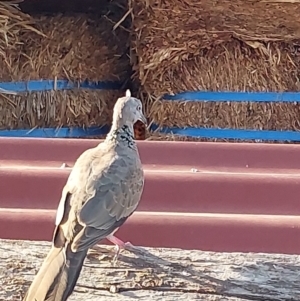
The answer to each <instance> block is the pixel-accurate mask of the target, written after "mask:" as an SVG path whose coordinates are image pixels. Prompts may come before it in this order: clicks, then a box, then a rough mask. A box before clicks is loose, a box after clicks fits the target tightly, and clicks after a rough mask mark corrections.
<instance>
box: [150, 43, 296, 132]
mask: <svg viewBox="0 0 300 301" xmlns="http://www.w3.org/2000/svg"><path fill="white" fill-rule="evenodd" d="M293 47H294V45H292V44H289V45H287V44H283V43H282V44H275V45H274V44H268V45H267V47H265V48H259V49H254V48H252V47H249V46H248V45H245V44H244V43H242V42H239V41H233V42H231V43H230V44H224V45H220V46H218V47H216V48H215V49H211V50H208V51H206V52H205V53H204V54H203V55H202V56H200V55H199V56H197V57H195V58H194V59H193V60H191V61H188V62H183V63H181V64H177V65H175V66H174V67H173V68H172V67H171V68H170V69H171V70H169V72H168V74H167V75H166V77H168V78H165V79H163V80H162V81H161V82H159V83H158V81H156V82H155V83H153V82H154V81H152V82H149V86H148V91H149V90H152V91H159V90H160V91H162V92H169V93H171V94H172V93H176V92H182V91H193V90H194V91H195V90H212V91H222V90H223V91H299V90H300V83H299V71H298V68H299V66H300V60H299V59H300V56H299V54H298V53H297V52H295V51H294V48H293ZM172 69H173V70H172ZM179 74H181V76H178V75H179ZM151 85H152V86H151ZM150 86H151V87H150ZM144 88H145V90H146V89H147V88H146V87H145V86H144ZM163 89H165V90H167V89H168V91H163ZM155 93H156V92H155ZM144 97H145V98H148V100H147V101H146V102H147V103H149V102H150V103H151V106H149V105H148V106H149V107H151V108H150V109H149V110H150V112H149V116H150V118H151V119H153V121H154V122H155V123H157V124H159V125H164V126H179V127H184V126H201V127H202V126H203V127H219V128H244V129H270V130H278V129H281V130H299V129H300V109H299V105H298V103H254V102H242V103H241V102H218V103H214V102H197V103H195V102H187V101H178V102H175V101H163V102H162V101H152V102H151V100H150V99H149V98H151V97H150V93H146V96H144ZM152 98H153V97H152Z"/></svg>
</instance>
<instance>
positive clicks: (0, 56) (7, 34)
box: [0, 1, 43, 78]
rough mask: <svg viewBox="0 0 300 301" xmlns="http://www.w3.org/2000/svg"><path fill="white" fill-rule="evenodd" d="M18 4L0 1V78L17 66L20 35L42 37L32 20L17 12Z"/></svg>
mask: <svg viewBox="0 0 300 301" xmlns="http://www.w3.org/2000/svg"><path fill="white" fill-rule="evenodd" d="M18 3H19V1H5V2H4V1H0V33H1V34H0V70H1V73H0V78H4V77H3V75H5V74H8V73H9V70H10V68H11V65H12V64H15V65H17V64H18V58H19V56H20V55H21V51H22V49H21V45H22V41H21V38H20V33H24V34H35V35H36V36H43V34H42V33H41V32H40V31H39V30H37V28H36V27H35V24H34V20H33V19H32V18H31V17H30V16H29V15H27V14H24V13H22V12H21V11H20V10H19V7H18ZM12 57H13V58H14V59H12Z"/></svg>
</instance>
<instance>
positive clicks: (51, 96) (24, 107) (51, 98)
mask: <svg viewBox="0 0 300 301" xmlns="http://www.w3.org/2000/svg"><path fill="white" fill-rule="evenodd" d="M122 94H123V93H121V92H118V91H101V90H100V91H92V90H81V89H80V90H72V91H50V92H34V93H29V94H22V95H17V96H9V95H4V94H0V112H1V115H0V129H16V128H22V129H32V128H36V127H61V126H80V127H85V126H86V127H87V126H97V125H105V124H110V123H111V112H112V106H113V104H114V102H115V101H116V100H117V98H118V97H120V96H121V95H122Z"/></svg>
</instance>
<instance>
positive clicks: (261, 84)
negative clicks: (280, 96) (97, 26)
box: [130, 0, 300, 130]
mask: <svg viewBox="0 0 300 301" xmlns="http://www.w3.org/2000/svg"><path fill="white" fill-rule="evenodd" d="M130 8H131V10H132V22H133V23H132V46H131V53H132V64H133V68H134V71H135V78H136V79H137V80H138V81H140V83H141V85H142V89H141V94H142V95H143V98H144V101H145V102H146V103H147V104H148V103H150V104H151V105H149V106H148V114H149V118H150V119H152V120H153V122H155V123H157V124H159V125H164V126H180V127H184V126H199V127H200V126H201V127H219V128H243V129H246V128H247V129H272V130H278V129H282V130H299V129H300V115H299V106H298V104H294V103H289V104H287V103H285V104H283V103H272V104H270V103H245V102H244V103H238V102H232V103H227V102H222V103H214V102H206V103H203V102H201V103H200V102H198V103H193V102H171V101H168V102H161V101H158V99H160V98H161V97H163V95H164V94H166V93H168V94H176V93H179V92H183V91H197V90H206V91H222V90H223V91H299V90H300V83H299V71H298V69H299V66H300V55H299V49H300V24H299V23H298V22H295V21H294V20H297V18H298V17H300V3H297V2H291V3H288V2H286V1H285V2H284V3H278V2H275V1H250V0H248V1H239V0H235V1H226V0H225V1H210V2H205V1H196V0H191V1H179V0H173V1H172V2H166V1H158V0H150V1H138V2H137V1H130Z"/></svg>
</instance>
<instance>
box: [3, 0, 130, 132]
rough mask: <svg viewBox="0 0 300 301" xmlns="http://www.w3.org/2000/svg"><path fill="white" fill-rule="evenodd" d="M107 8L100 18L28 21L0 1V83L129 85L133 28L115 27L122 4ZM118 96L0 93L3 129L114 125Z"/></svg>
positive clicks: (82, 16)
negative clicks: (61, 81) (40, 81)
mask: <svg viewBox="0 0 300 301" xmlns="http://www.w3.org/2000/svg"><path fill="white" fill-rule="evenodd" d="M106 5H108V7H107V8H106V11H105V10H103V12H104V11H105V13H103V12H101V14H100V13H99V14H97V15H95V14H94V15H86V14H72V15H62V14H60V15H47V16H46V15H35V16H33V17H29V16H28V15H26V14H23V13H21V12H20V11H19V10H18V9H17V6H16V5H15V4H6V3H4V2H0V28H1V31H0V51H2V52H1V53H0V54H1V55H2V61H1V63H0V67H2V70H1V73H0V80H1V81H18V80H22V81H23V80H34V79H55V78H57V79H68V80H71V81H84V80H86V79H87V80H89V81H121V82H126V81H127V80H128V79H129V77H130V72H131V68H130V60H129V56H128V50H129V49H128V47H129V40H128V37H129V30H128V29H126V26H127V27H128V24H126V21H125V22H123V23H122V24H117V22H118V21H119V20H120V19H121V18H122V16H123V15H124V13H125V12H126V7H125V6H124V1H118V2H116V1H113V2H112V3H109V4H107V3H106ZM116 6H117V8H116ZM5 22H6V23H5ZM29 24H34V27H33V26H30V25H29ZM2 32H3V33H5V34H4V35H3V38H2V36H1V33H2ZM1 38H2V39H1ZM120 94H123V93H120V92H118V91H91V90H74V91H47V92H33V93H23V94H20V95H17V96H8V95H4V94H1V95H0V128H2V129H16V128H26V129H27V128H35V127H48V126H49V127H60V126H93V125H104V124H107V123H110V116H111V113H112V107H113V105H114V103H115V101H116V100H117V98H118V97H119V96H120Z"/></svg>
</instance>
